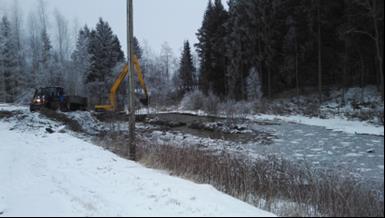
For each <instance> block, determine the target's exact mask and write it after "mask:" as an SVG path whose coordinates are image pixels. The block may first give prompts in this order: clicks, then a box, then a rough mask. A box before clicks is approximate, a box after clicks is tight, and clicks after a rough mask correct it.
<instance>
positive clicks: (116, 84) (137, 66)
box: [95, 55, 149, 112]
mask: <svg viewBox="0 0 385 218" xmlns="http://www.w3.org/2000/svg"><path fill="white" fill-rule="evenodd" d="M133 64H134V66H135V72H136V75H137V76H138V80H139V83H140V86H141V88H142V91H143V92H142V93H143V95H144V96H143V97H140V98H139V101H140V102H141V103H142V104H143V105H144V106H148V105H149V96H148V91H147V87H146V84H145V82H144V77H143V73H142V69H141V67H140V63H139V60H138V58H137V56H136V55H135V56H134V58H133ZM127 75H128V65H127V64H126V65H125V66H124V68H123V70H122V72H121V73H120V74H119V76H118V78H117V79H116V80H115V82H114V84H113V85H112V88H111V90H110V95H109V101H110V102H109V103H110V104H109V105H97V106H96V107H95V110H96V111H101V112H104V111H111V112H115V111H116V110H117V105H118V102H117V98H116V93H117V92H118V90H119V88H120V86H121V85H122V83H123V81H124V79H125V78H126V77H127Z"/></svg>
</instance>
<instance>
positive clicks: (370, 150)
mask: <svg viewBox="0 0 385 218" xmlns="http://www.w3.org/2000/svg"><path fill="white" fill-rule="evenodd" d="M366 152H367V153H368V154H373V153H376V150H374V149H369V150H367V151H366Z"/></svg>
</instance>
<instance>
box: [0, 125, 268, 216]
mask: <svg viewBox="0 0 385 218" xmlns="http://www.w3.org/2000/svg"><path fill="white" fill-rule="evenodd" d="M14 126H15V123H13V121H12V120H11V121H10V122H4V121H0V139H1V140H0V216H172V217H175V216H263V217H265V216H273V214H270V213H267V212H264V211H261V210H259V209H257V208H255V207H253V206H251V205H248V204H246V203H243V202H241V201H239V200H236V199H234V198H232V197H230V196H228V195H225V194H223V193H221V192H219V191H217V190H215V189H214V188H213V187H211V186H208V185H199V184H195V183H192V182H189V181H186V180H183V179H179V178H176V177H171V176H169V175H167V174H166V173H162V172H160V171H156V170H151V169H147V168H144V167H143V166H141V165H138V164H136V163H134V162H130V161H127V160H125V159H122V158H119V157H117V156H116V155H114V154H112V153H110V152H108V151H105V150H103V149H102V148H100V147H97V146H95V145H92V144H90V143H87V142H84V141H82V140H80V139H77V138H75V137H73V136H71V135H69V134H64V133H63V134H61V133H54V134H48V133H46V132H45V130H44V129H42V128H38V129H30V130H29V131H19V130H18V129H16V130H10V129H13V127H14Z"/></svg>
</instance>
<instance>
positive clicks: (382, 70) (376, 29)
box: [372, 0, 384, 100]
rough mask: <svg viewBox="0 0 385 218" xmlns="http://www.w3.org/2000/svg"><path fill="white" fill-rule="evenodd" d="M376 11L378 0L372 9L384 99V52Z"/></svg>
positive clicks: (374, 0) (374, 1)
mask: <svg viewBox="0 0 385 218" xmlns="http://www.w3.org/2000/svg"><path fill="white" fill-rule="evenodd" d="M376 11H377V1H376V0H373V10H372V18H373V23H374V30H375V32H376V35H375V41H376V50H377V59H378V65H379V66H378V67H379V68H378V69H379V70H380V82H381V85H380V91H381V96H382V100H384V69H383V57H382V52H381V43H380V40H381V39H380V32H379V29H378V22H377V17H376Z"/></svg>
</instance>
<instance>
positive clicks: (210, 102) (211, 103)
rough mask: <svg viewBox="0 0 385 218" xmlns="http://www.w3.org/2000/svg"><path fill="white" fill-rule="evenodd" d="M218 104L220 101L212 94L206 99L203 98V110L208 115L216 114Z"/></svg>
mask: <svg viewBox="0 0 385 218" xmlns="http://www.w3.org/2000/svg"><path fill="white" fill-rule="evenodd" d="M219 104H220V99H219V98H218V97H217V96H216V95H214V94H213V93H210V94H209V95H208V96H207V97H206V96H205V97H204V102H203V110H204V111H206V112H207V113H210V114H217V113H218V105H219Z"/></svg>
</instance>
